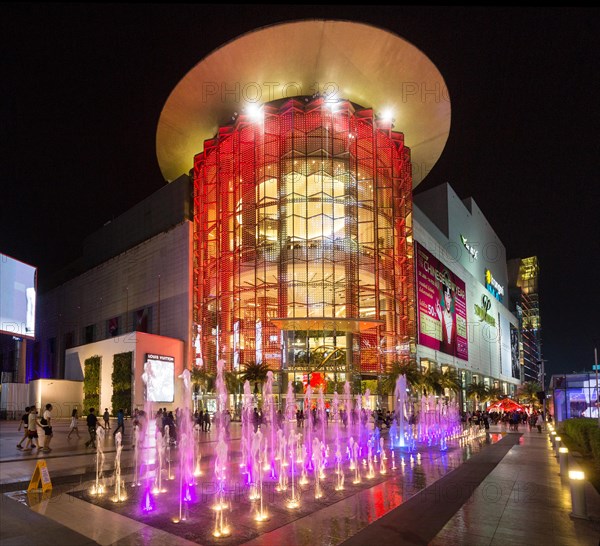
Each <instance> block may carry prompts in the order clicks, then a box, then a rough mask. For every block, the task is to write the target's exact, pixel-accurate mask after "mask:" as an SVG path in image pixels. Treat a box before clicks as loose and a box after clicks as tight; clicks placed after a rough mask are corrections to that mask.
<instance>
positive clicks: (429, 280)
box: [415, 243, 469, 360]
mask: <svg viewBox="0 0 600 546" xmlns="http://www.w3.org/2000/svg"><path fill="white" fill-rule="evenodd" d="M415 256H416V260H417V264H416V275H417V310H418V313H417V315H418V316H417V320H418V324H419V331H418V343H419V344H420V345H424V346H425V347H429V348H431V349H434V350H436V351H440V352H442V353H445V354H448V355H452V356H455V357H457V358H461V359H463V360H467V359H468V357H469V352H468V342H467V293H466V289H465V288H466V287H465V283H464V281H463V280H462V279H460V278H459V277H458V276H457V275H455V274H454V273H453V272H452V271H450V269H448V268H447V267H446V266H445V265H444V264H443V263H442V262H440V261H439V260H438V259H437V258H435V257H434V256H433V255H432V254H431V253H430V252H429V251H428V250H426V249H425V248H424V247H423V246H421V245H420V244H419V243H415Z"/></svg>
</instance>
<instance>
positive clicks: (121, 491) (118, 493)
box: [113, 431, 127, 502]
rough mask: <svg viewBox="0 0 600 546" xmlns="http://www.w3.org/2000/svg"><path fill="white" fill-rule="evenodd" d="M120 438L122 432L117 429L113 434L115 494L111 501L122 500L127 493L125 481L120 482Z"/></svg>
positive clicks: (121, 447)
mask: <svg viewBox="0 0 600 546" xmlns="http://www.w3.org/2000/svg"><path fill="white" fill-rule="evenodd" d="M121 440H122V434H121V432H120V431H119V432H117V433H116V434H115V444H116V446H117V450H116V454H115V478H114V480H115V496H114V497H113V502H123V501H124V500H126V499H127V495H126V494H125V482H124V481H123V482H121V451H122V449H123V446H122V444H121Z"/></svg>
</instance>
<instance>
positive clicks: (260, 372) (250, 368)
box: [242, 362, 269, 394]
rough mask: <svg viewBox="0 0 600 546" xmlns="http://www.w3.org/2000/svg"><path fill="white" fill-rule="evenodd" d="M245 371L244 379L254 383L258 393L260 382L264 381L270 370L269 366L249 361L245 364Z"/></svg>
mask: <svg viewBox="0 0 600 546" xmlns="http://www.w3.org/2000/svg"><path fill="white" fill-rule="evenodd" d="M244 368H245V370H244V372H243V373H242V381H249V382H250V383H254V394H258V392H259V389H258V384H259V383H263V382H264V380H265V379H266V378H267V372H268V371H269V366H267V365H266V364H263V363H262V362H261V363H260V364H257V363H256V362H248V364H244Z"/></svg>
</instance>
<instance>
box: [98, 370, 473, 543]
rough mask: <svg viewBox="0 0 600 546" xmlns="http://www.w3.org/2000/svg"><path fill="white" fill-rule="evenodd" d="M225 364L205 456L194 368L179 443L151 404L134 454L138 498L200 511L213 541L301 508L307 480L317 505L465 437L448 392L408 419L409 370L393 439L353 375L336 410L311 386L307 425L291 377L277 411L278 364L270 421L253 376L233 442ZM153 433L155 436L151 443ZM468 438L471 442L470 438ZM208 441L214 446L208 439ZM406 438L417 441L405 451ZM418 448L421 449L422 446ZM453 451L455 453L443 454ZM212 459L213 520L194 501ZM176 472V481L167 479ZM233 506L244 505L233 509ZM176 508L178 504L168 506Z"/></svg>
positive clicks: (398, 394)
mask: <svg viewBox="0 0 600 546" xmlns="http://www.w3.org/2000/svg"><path fill="white" fill-rule="evenodd" d="M224 366H225V363H224V362H223V361H219V362H218V363H217V378H216V394H217V398H216V413H215V418H214V424H215V429H216V431H215V432H216V438H215V439H216V442H213V443H212V446H211V450H212V453H210V454H209V453H208V452H207V451H205V452H204V454H205V455H206V456H205V457H204V458H203V457H202V455H203V454H202V453H201V451H200V446H199V444H200V440H201V435H200V431H199V430H198V428H197V427H193V426H192V425H193V423H192V419H191V410H190V408H189V404H190V403H191V389H189V387H188V386H187V385H186V382H187V381H188V380H189V377H187V375H188V374H189V372H187V373H186V372H184V373H183V374H182V375H181V376H180V379H182V380H183V391H184V400H187V402H185V401H184V402H183V403H182V408H181V410H180V411H179V410H178V412H177V434H176V438H177V444H176V446H174V447H172V448H171V439H172V437H173V436H175V432H174V430H173V429H172V428H170V427H169V426H165V427H164V428H163V427H162V425H161V426H159V427H158V428H157V430H156V435H154V428H153V425H154V421H153V420H151V421H150V422H149V423H148V422H147V421H146V419H145V416H146V414H148V415H149V414H150V407H151V406H150V405H149V404H147V412H142V418H140V424H139V427H136V428H134V431H133V437H134V446H135V447H134V452H133V454H132V455H133V459H132V462H133V463H134V465H132V466H134V468H133V472H134V473H133V484H132V485H133V486H134V487H135V486H137V485H141V483H143V484H144V487H143V488H142V487H140V488H139V489H137V490H136V497H135V499H133V500H132V503H134V504H136V505H138V502H139V504H141V507H142V510H143V514H144V515H145V517H147V518H152V519H153V520H156V521H159V520H160V521H164V520H161V518H164V517H166V518H168V519H169V520H170V523H180V524H181V525H183V522H188V524H191V523H192V522H193V524H194V525H196V524H197V523H198V517H200V518H201V519H200V521H201V522H202V525H204V528H207V531H208V532H209V533H212V536H213V537H214V538H213V541H215V542H216V541H218V540H220V539H221V538H223V537H228V536H231V535H232V534H233V533H234V528H233V526H232V519H233V518H234V517H235V518H238V517H242V518H244V517H246V518H248V517H250V518H251V519H252V524H253V525H255V526H256V527H257V528H258V529H260V526H262V525H264V523H263V522H265V521H267V520H269V518H271V519H275V517H274V514H278V513H279V512H280V511H281V510H282V509H283V510H290V511H291V510H295V509H299V508H300V506H301V497H302V494H303V493H304V494H305V495H307V493H308V491H307V490H308V489H310V495H307V496H305V500H304V503H303V504H305V505H306V506H307V507H308V508H306V507H305V509H308V510H311V509H313V508H311V507H316V506H320V505H323V504H324V503H325V504H329V503H330V502H331V500H330V498H329V497H328V495H329V494H331V493H333V492H335V496H336V498H344V497H346V496H347V495H352V494H354V492H356V491H358V490H360V489H361V488H364V487H367V484H370V485H372V484H374V483H376V482H380V481H382V480H385V479H386V478H387V476H392V477H394V476H397V475H400V474H401V473H403V472H405V467H406V472H407V473H410V472H411V468H414V467H415V466H418V465H420V464H421V455H422V454H425V456H427V454H429V457H430V458H431V454H432V453H433V450H432V449H429V450H427V451H425V450H424V449H423V448H424V447H425V446H426V445H427V444H430V445H431V446H432V447H433V446H434V445H435V446H439V450H441V451H444V450H445V449H449V451H450V453H451V451H452V449H453V448H454V447H455V446H456V445H457V444H458V442H459V440H456V439H457V437H458V432H460V426H458V427H457V422H458V406H457V405H456V404H455V403H454V402H450V403H448V402H444V401H443V399H436V398H435V397H424V398H423V400H422V401H420V404H419V406H420V409H421V411H420V413H419V414H418V416H419V420H418V422H419V424H418V425H415V427H414V428H415V429H417V427H418V431H419V434H413V433H412V431H411V429H412V427H411V426H410V425H409V423H408V420H407V419H406V416H407V413H408V412H407V409H408V405H407V394H406V378H405V377H404V376H400V377H399V378H398V380H397V381H396V388H395V398H396V406H395V408H394V419H393V425H392V428H391V429H390V431H389V434H390V437H391V438H390V440H389V443H388V439H387V438H386V434H385V430H383V431H382V430H381V429H380V428H379V427H373V425H372V424H371V423H372V421H371V408H370V399H369V392H368V390H367V392H366V393H365V395H364V397H363V396H361V395H353V394H351V392H350V384H349V383H348V382H346V383H345V385H344V394H343V395H340V394H338V393H334V394H333V395H332V397H327V400H328V401H330V402H331V412H330V414H329V419H328V418H327V413H326V397H325V395H324V394H323V393H322V392H318V393H313V391H312V388H311V387H310V386H309V387H307V389H306V396H305V398H304V401H303V403H304V407H305V408H306V417H307V419H308V422H307V424H306V426H305V428H304V429H302V428H300V423H299V422H297V421H296V409H297V405H296V397H295V394H294V389H293V383H292V382H291V381H290V382H289V383H288V389H287V395H286V398H285V403H284V407H283V408H282V409H283V415H281V416H278V415H277V412H276V409H275V408H276V405H275V399H274V395H273V374H272V373H271V374H269V375H268V377H267V382H266V385H265V387H264V389H263V400H262V403H263V408H264V416H265V419H264V423H263V424H262V425H261V426H260V427H259V428H257V430H256V431H255V430H254V426H253V415H254V411H253V410H254V404H255V399H254V396H253V395H252V393H251V389H250V383H249V382H247V381H246V382H245V384H244V394H243V398H242V402H243V403H242V412H241V413H242V422H241V436H240V437H239V444H237V443H235V442H236V440H237V439H236V438H235V436H234V440H233V442H229V441H228V439H227V434H226V424H227V419H226V418H224V416H225V415H226V413H225V412H226V410H227V401H228V394H227V390H226V387H225V382H224V377H223V376H224V369H225V368H224ZM313 404H314V406H315V407H314V408H313ZM348 416H349V417H350V419H349V421H350V422H348ZM278 417H279V419H278ZM161 428H162V430H161ZM234 429H235V426H234ZM302 433H304V434H302ZM471 434H474V432H473V431H472V432H471ZM102 436H103V431H99V433H98V437H99V439H98V443H99V447H98V446H97V460H96V463H97V473H96V484H95V486H94V488H93V491H94V494H95V495H96V498H98V500H97V502H98V503H99V504H101V503H102V499H101V498H100V497H99V496H98V494H99V493H100V492H101V491H102V490H103V478H102V465H103V462H104V461H103V459H104V453H103V451H102V447H101V446H102V445H103V443H102ZM202 438H204V436H203V435H202ZM454 440H456V441H454ZM154 441H156V444H154V443H152V442H154ZM463 441H465V442H466V438H464V440H463ZM115 442H116V445H117V455H116V459H115V467H114V468H115V471H114V476H115V477H114V480H115V481H114V497H110V498H109V499H108V500H106V501H105V502H110V504H112V503H113V502H123V501H124V500H125V497H126V493H125V487H124V483H123V481H122V476H121V442H122V437H121V436H120V435H119V437H118V438H117V437H115ZM202 445H204V446H208V445H209V443H204V444H202ZM399 448H401V449H402V450H405V449H408V450H407V452H406V453H404V454H403V451H400V450H399ZM417 448H419V449H420V450H421V451H422V453H419V450H418V449H417ZM205 449H206V448H205ZM171 452H172V453H173V455H174V456H176V458H175V459H173V461H174V464H173V465H171V464H170V463H171V456H170V455H171ZM444 457H447V455H445V454H444ZM175 461H177V462H176V463H175ZM409 464H410V467H409V466H408V465H409ZM209 465H210V468H212V470H213V472H214V479H213V480H211V478H209V479H208V480H209V482H210V483H211V485H213V486H214V487H213V489H212V490H210V492H209V493H208V494H210V507H211V509H212V510H210V511H209V512H210V516H209V517H210V522H209V523H207V521H206V519H204V520H203V519H202V518H206V517H207V516H206V515H203V514H202V506H201V505H198V506H197V507H196V509H193V503H194V502H195V501H196V500H197V499H196V498H195V497H196V496H197V493H198V486H200V485H206V482H204V484H200V483H196V482H195V481H194V476H198V475H199V474H200V472H201V471H202V470H204V473H205V474H206V469H207V468H209ZM171 467H172V468H171ZM328 469H330V471H328ZM167 472H168V474H167ZM171 473H172V474H171ZM238 473H239V474H238ZM167 475H168V477H169V478H172V479H175V480H176V481H175V482H171V483H167V481H166V477H167ZM238 477H239V478H241V480H240V481H241V482H242V487H243V491H239V490H238V489H237V487H236V485H235V483H236V479H237V478H238ZM138 480H139V481H138ZM111 485H112V483H111ZM313 487H314V491H313ZM232 488H233V489H232ZM204 491H205V492H206V490H204ZM111 493H112V489H111ZM127 493H128V495H129V497H131V496H132V490H131V489H130V490H128V491H127ZM239 493H242V495H239ZM159 495H160V497H159ZM233 495H236V498H237V499H239V504H238V501H236V505H235V506H233V505H232V498H233ZM237 495H239V496H237ZM308 496H310V498H308ZM159 498H160V505H159V503H158V501H157V502H156V505H155V499H159ZM127 504H129V503H125V504H123V505H122V506H121V507H120V509H122V508H123V507H125V506H127ZM155 508H156V509H155ZM177 508H178V511H177ZM233 508H235V509H236V510H234V511H232V509H233ZM240 508H241V510H240ZM246 508H247V510H246ZM169 510H172V511H173V512H175V514H169V513H168V512H169ZM152 511H154V512H153V513H152ZM165 512H166V513H167V514H165ZM246 522H247V520H246ZM269 528H271V524H269ZM190 529H192V526H191V525H190Z"/></svg>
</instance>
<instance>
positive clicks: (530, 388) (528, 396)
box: [517, 381, 542, 407]
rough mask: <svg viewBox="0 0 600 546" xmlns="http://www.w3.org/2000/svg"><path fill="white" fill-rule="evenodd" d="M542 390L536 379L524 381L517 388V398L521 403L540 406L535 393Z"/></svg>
mask: <svg viewBox="0 0 600 546" xmlns="http://www.w3.org/2000/svg"><path fill="white" fill-rule="evenodd" d="M541 390H542V387H541V386H540V384H539V383H538V382H536V381H526V382H525V383H522V384H521V385H520V386H519V388H518V389H517V400H518V401H519V402H521V403H525V404H531V405H532V406H534V407H539V406H540V401H539V399H538V397H537V393H538V392H540V391H541Z"/></svg>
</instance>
